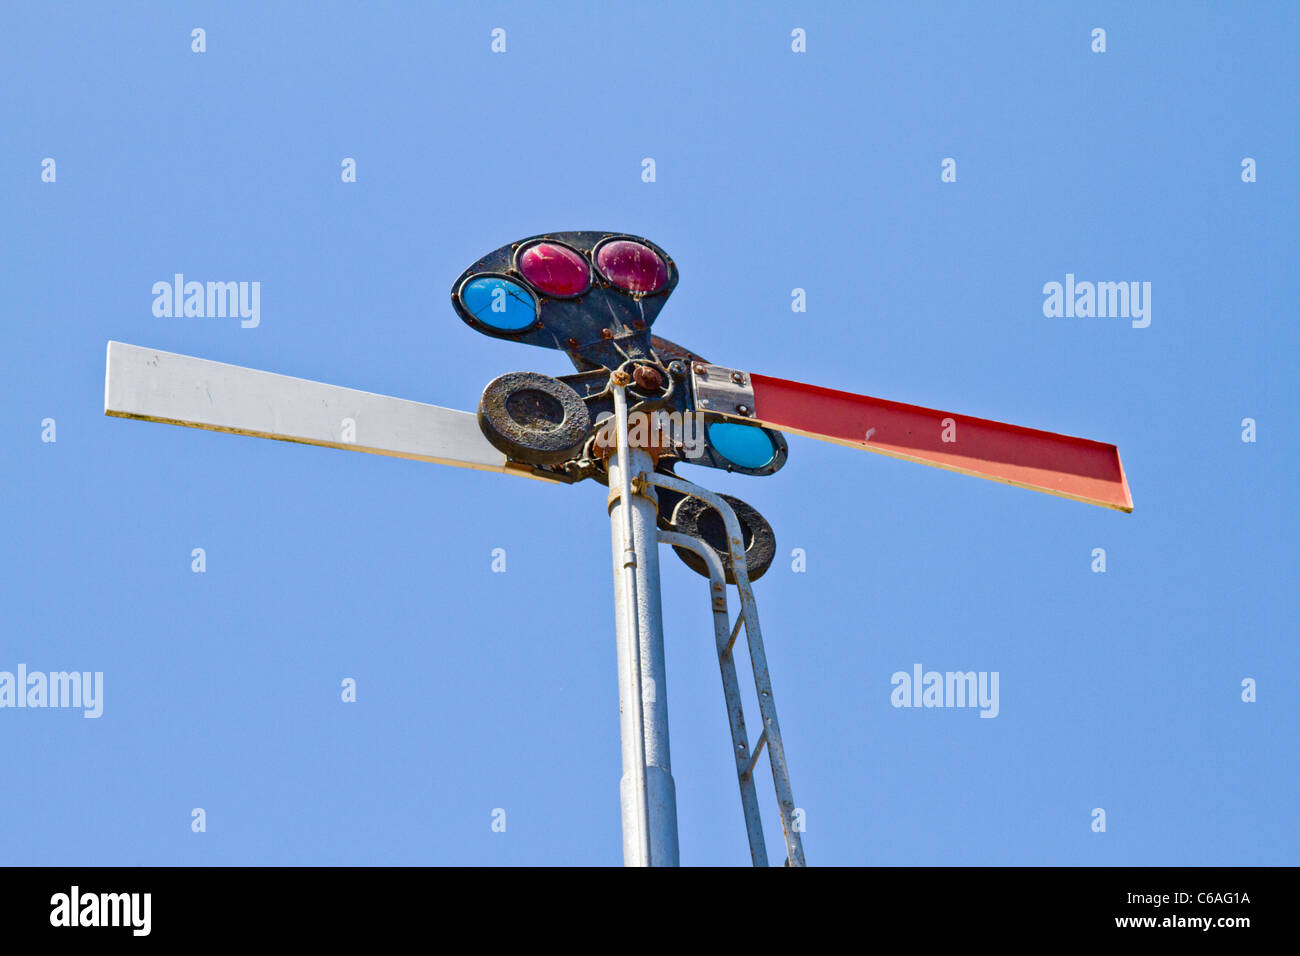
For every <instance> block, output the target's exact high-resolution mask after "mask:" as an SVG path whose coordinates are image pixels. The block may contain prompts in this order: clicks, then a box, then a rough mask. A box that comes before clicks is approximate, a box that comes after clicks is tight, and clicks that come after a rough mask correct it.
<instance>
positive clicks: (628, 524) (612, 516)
mask: <svg viewBox="0 0 1300 956" xmlns="http://www.w3.org/2000/svg"><path fill="white" fill-rule="evenodd" d="M624 385H625V383H623V382H619V381H618V377H617V374H616V376H615V381H614V383H613V390H614V418H615V429H616V441H617V455H616V457H615V459H614V460H613V461H611V462H610V467H609V487H610V493H609V521H610V532H611V536H612V539H613V551H614V613H615V619H616V624H617V626H616V636H617V641H618V672H619V682H618V701H619V715H620V737H621V739H622V744H623V746H622V749H623V777H622V780H621V781H620V784H619V795H620V799H621V804H622V810H623V862H624V863H625V864H626V865H627V866H677V864H678V851H677V791H676V787H675V785H674V784H673V774H672V764H671V761H670V759H669V749H668V694H667V683H666V678H665V667H664V633H663V607H662V604H661V602H660V597H659V543H658V538H657V537H656V535H657V530H656V518H657V514H658V510H659V506H658V501H657V499H656V497H655V492H654V489H653V488H651V487H650V486H649V485H647V484H645V483H644V482H643V481H639V480H634V479H635V478H636V477H638V476H640V475H642V474H644V473H645V472H650V471H653V470H654V461H653V459H652V458H651V457H650V454H649V453H648V452H647V451H646V450H645V449H643V448H634V447H630V443H629V440H628V416H627V396H626V393H625V391H624Z"/></svg>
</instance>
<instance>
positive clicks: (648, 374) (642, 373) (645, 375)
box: [632, 365, 664, 392]
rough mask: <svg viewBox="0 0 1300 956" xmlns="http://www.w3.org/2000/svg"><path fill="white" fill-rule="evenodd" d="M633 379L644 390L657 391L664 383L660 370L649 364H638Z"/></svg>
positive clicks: (633, 372) (633, 371)
mask: <svg viewBox="0 0 1300 956" xmlns="http://www.w3.org/2000/svg"><path fill="white" fill-rule="evenodd" d="M632 379H633V381H635V382H636V384H637V387H638V388H640V389H641V390H642V391H643V392H657V391H659V389H660V388H662V387H663V384H664V380H663V376H662V375H660V374H659V370H658V369H657V368H653V367H651V366H649V365H638V366H637V367H636V368H635V369H633V370H632Z"/></svg>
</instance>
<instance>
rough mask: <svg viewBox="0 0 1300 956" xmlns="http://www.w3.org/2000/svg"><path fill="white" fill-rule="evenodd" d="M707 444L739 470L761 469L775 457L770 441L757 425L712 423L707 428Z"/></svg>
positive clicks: (774, 449) (774, 450) (774, 447)
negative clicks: (738, 467)
mask: <svg viewBox="0 0 1300 956" xmlns="http://www.w3.org/2000/svg"><path fill="white" fill-rule="evenodd" d="M709 443H710V444H712V445H713V449H714V451H716V452H717V453H718V454H719V455H721V456H722V457H723V458H725V459H727V461H729V462H731V463H732V464H733V465H739V466H740V467H741V468H762V467H764V466H765V465H770V464H771V463H772V459H773V458H775V457H776V446H775V445H773V444H772V439H770V438H768V437H767V432H765V431H763V429H761V428H759V427H758V426H757V425H736V424H733V423H732V422H714V423H713V424H712V425H710V426H709Z"/></svg>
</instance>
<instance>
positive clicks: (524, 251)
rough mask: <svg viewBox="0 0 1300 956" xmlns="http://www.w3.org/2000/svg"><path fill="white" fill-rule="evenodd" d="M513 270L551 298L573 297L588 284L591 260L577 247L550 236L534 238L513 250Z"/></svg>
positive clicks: (586, 289)
mask: <svg viewBox="0 0 1300 956" xmlns="http://www.w3.org/2000/svg"><path fill="white" fill-rule="evenodd" d="M514 267H515V271H516V272H518V273H519V274H520V275H521V276H522V277H523V279H524V281H525V282H527V283H528V284H529V285H531V286H532V287H533V288H534V289H536V290H537V291H538V292H540V293H541V294H542V295H544V296H547V297H548V298H552V299H576V298H577V297H578V296H580V295H584V294H585V293H586V292H587V291H588V290H589V289H590V288H591V277H592V272H591V263H589V262H588V261H587V257H586V256H584V255H583V254H582V253H581V252H579V251H578V250H577V249H574V248H573V247H572V246H569V245H566V244H565V243H563V242H556V241H555V240H554V239H535V240H533V241H532V242H529V243H528V244H527V245H523V246H520V247H519V248H518V249H517V250H515V261H514Z"/></svg>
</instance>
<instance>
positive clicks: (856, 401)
mask: <svg viewBox="0 0 1300 956" xmlns="http://www.w3.org/2000/svg"><path fill="white" fill-rule="evenodd" d="M705 370H706V373H705V375H704V376H701V375H699V374H698V372H697V375H696V380H697V382H699V381H701V380H702V379H704V380H707V379H711V380H712V383H716V384H717V385H722V386H723V388H724V389H726V388H730V389H733V390H734V391H735V392H737V393H739V392H743V391H745V390H746V389H745V386H748V389H749V390H752V405H751V407H749V408H747V409H744V411H742V412H741V413H740V414H739V415H736V414H727V413H728V412H729V411H731V410H732V408H735V407H738V406H739V405H740V404H744V400H743V395H742V396H741V397H740V398H739V399H738V400H736V401H735V402H734V403H733V404H732V405H731V408H729V407H728V405H729V401H728V399H730V398H731V396H729V395H726V394H725V392H724V394H723V396H722V400H721V401H714V402H713V405H714V407H713V408H711V409H709V410H711V411H715V412H720V413H722V414H724V415H726V416H727V417H728V418H730V419H731V420H733V421H743V420H748V421H753V422H757V423H758V424H761V425H764V426H766V427H768V428H772V429H775V430H777V431H782V432H794V433H795V434H799V435H807V436H809V437H811V438H820V439H822V440H823V441H831V442H836V443H838V444H841V445H850V446H852V447H856V448H864V449H866V450H867V451H873V452H876V453H878V454H881V455H889V456H890V457H893V458H902V459H904V460H906V461H915V462H920V463H921V464H923V465H932V466H934V467H936V468H945V469H947V470H949V471H956V472H960V473H962V474H964V475H974V476H975V477H977V478H988V479H991V480H992V481H1000V482H1003V483H1005V484H1008V485H1015V486H1016V487H1018V488H1028V489H1030V490H1031V491H1042V492H1046V493H1047V494H1051V495H1058V496H1060V497H1062V498H1071V499H1073V500H1075V501H1083V502H1086V503H1088V504H1093V505H1101V506H1102V507H1105V508H1114V509H1116V510H1118V511H1125V512H1130V511H1132V510H1133V498H1132V496H1131V495H1130V494H1129V488H1128V481H1127V480H1126V479H1125V477H1124V466H1123V464H1121V462H1120V458H1119V450H1118V449H1117V448H1116V447H1115V446H1114V445H1107V444H1105V443H1103V442H1098V441H1091V440H1089V439H1087V438H1074V437H1072V436H1070V435H1057V434H1054V433H1053V432H1045V431H1039V430H1037V429H1034V428H1022V427H1020V426H1019V425H1008V424H1005V423H1003V422H995V421H989V420H988V419H985V418H973V417H971V416H969V415H958V414H956V413H953V412H942V411H937V410H936V409H932V408H922V407H921V406H919V405H906V404H904V403H902V402H891V401H886V400H885V399H882V398H871V397H869V396H866V395H855V394H853V393H852V392H840V391H836V390H834V389H829V388H820V387H818V386H816V385H804V384H802V383H800V382H789V381H786V380H785V379H780V378H772V377H770V376H767V375H752V374H750V375H747V376H746V373H743V372H742V373H740V376H741V381H742V382H743V385H741V386H739V387H737V385H736V383H735V382H736V380H735V378H734V376H733V373H732V372H731V370H730V369H721V368H719V367H718V366H705ZM715 370H716V371H715ZM719 373H721V374H719ZM729 380H730V381H729ZM724 383H726V384H724ZM709 384H710V383H707V382H706V384H705V385H704V387H705V390H706V392H705V393H706V394H707V392H708V388H709ZM719 406H721V407H719ZM744 412H748V413H749V414H748V415H745V414H744Z"/></svg>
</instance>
